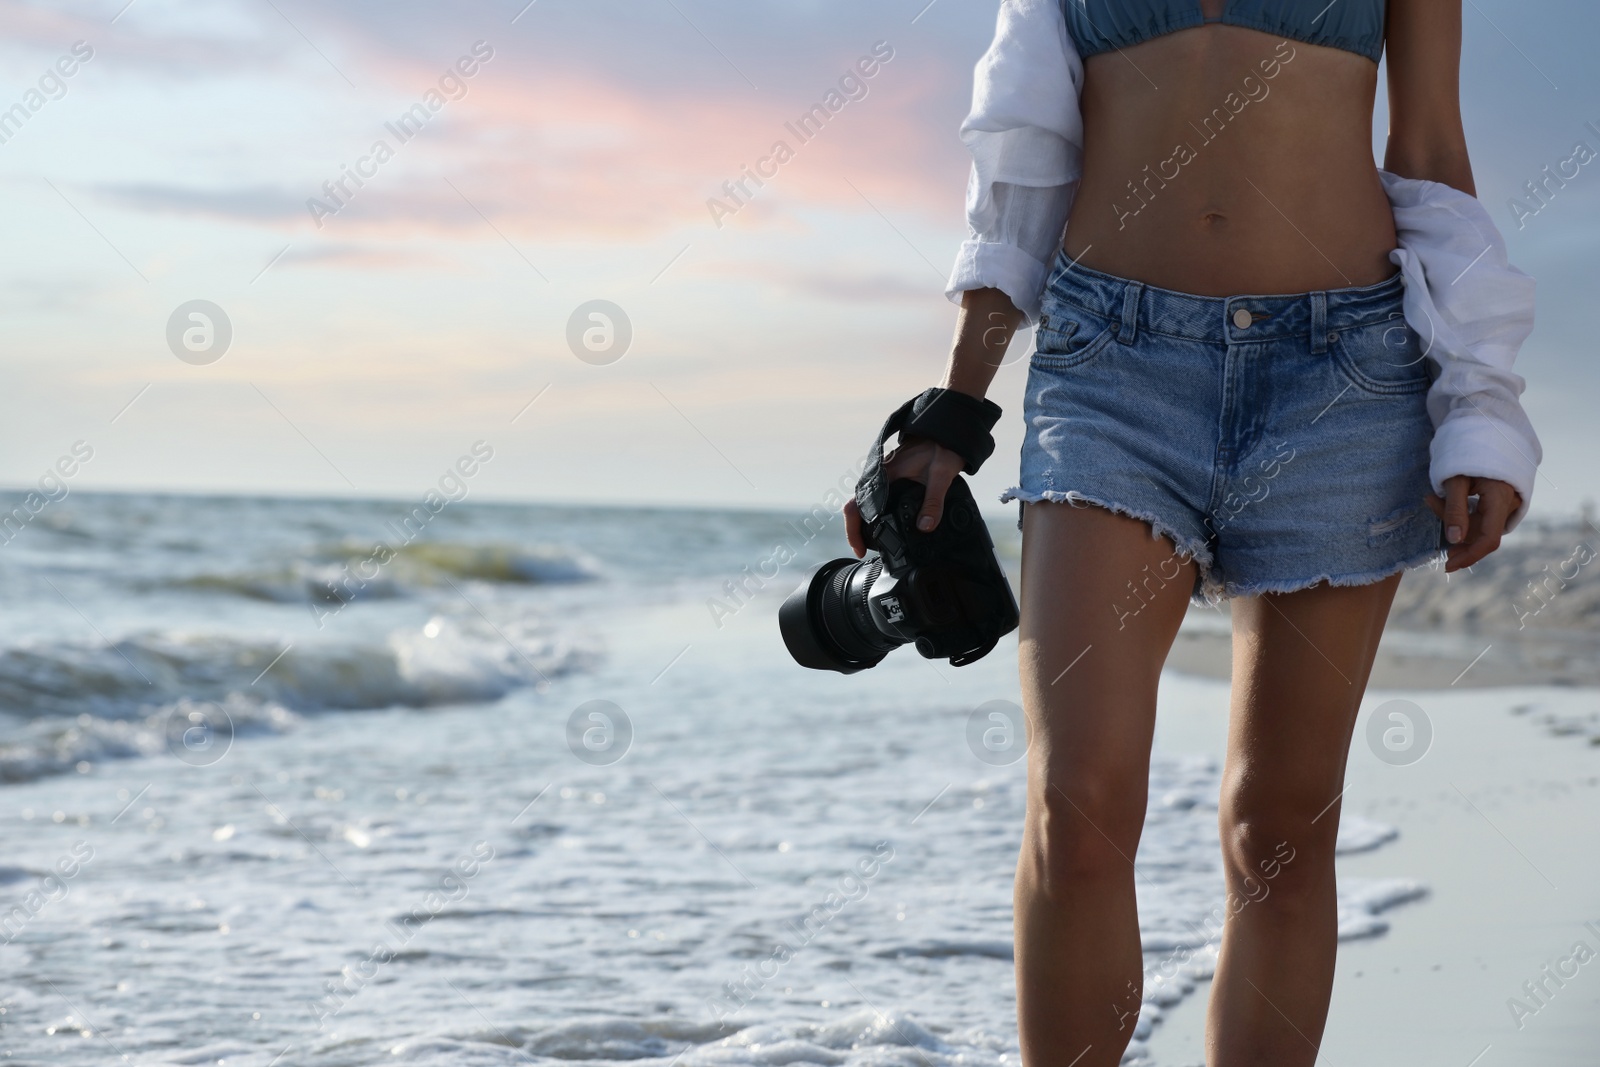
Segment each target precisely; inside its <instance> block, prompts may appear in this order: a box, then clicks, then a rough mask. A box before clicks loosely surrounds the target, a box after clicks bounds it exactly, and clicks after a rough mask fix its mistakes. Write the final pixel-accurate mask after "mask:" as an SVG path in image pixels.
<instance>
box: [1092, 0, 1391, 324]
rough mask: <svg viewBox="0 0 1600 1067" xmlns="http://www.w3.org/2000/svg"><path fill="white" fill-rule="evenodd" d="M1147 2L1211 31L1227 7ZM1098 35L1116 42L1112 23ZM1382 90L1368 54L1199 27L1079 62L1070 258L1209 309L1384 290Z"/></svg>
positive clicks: (1360, 0)
mask: <svg viewBox="0 0 1600 1067" xmlns="http://www.w3.org/2000/svg"><path fill="white" fill-rule="evenodd" d="M1066 2H1067V3H1069V4H1072V3H1080V2H1081V0H1066ZM1098 2H1099V3H1100V4H1101V5H1102V6H1103V5H1105V4H1106V3H1107V0H1098ZM1119 2H1120V0H1109V3H1110V4H1111V5H1116V4H1118V3H1119ZM1324 3H1326V0H1319V2H1317V3H1316V4H1314V5H1312V9H1311V10H1312V12H1313V14H1315V11H1316V10H1317V9H1319V8H1322V6H1323V4H1324ZM1335 3H1336V4H1350V5H1354V4H1366V5H1368V7H1369V8H1370V7H1371V6H1372V5H1374V4H1377V8H1378V12H1379V15H1378V17H1379V25H1381V11H1382V5H1381V3H1379V2H1378V0H1335ZM1156 4H1157V5H1159V6H1162V7H1165V8H1167V9H1168V10H1169V12H1170V11H1171V10H1173V9H1181V8H1188V7H1190V6H1191V5H1192V6H1193V7H1195V8H1198V9H1199V10H1201V12H1202V13H1203V14H1204V15H1206V16H1208V17H1213V18H1214V17H1216V16H1218V15H1220V14H1221V13H1222V10H1223V7H1224V4H1223V2H1222V0H1156ZM1094 6H1095V5H1094V4H1091V6H1090V11H1091V12H1092V11H1093V9H1094ZM1138 6H1139V7H1140V8H1141V9H1144V10H1146V11H1148V10H1149V9H1151V8H1152V3H1151V0H1139V2H1138ZM1282 6H1283V8H1290V7H1296V6H1298V5H1297V4H1296V3H1295V0H1284V3H1283V5H1282ZM1302 21H1303V20H1302ZM1071 24H1072V23H1071V20H1069V25H1071ZM1101 28H1102V29H1106V30H1109V31H1112V32H1111V33H1109V34H1108V36H1110V37H1111V38H1112V39H1113V40H1115V38H1116V36H1117V35H1116V33H1115V27H1114V26H1111V25H1106V26H1101ZM1376 91H1377V65H1376V64H1375V63H1374V62H1373V61H1372V60H1371V59H1369V58H1367V57H1366V56H1365V55H1361V54H1358V53H1357V52H1355V51H1348V50H1345V49H1344V48H1336V47H1329V46H1324V45H1316V44H1308V43H1306V42H1304V41H1301V40H1295V39H1286V38H1285V37H1284V36H1283V35H1282V34H1281V33H1268V32H1263V31H1261V30H1256V29H1250V28H1245V27H1243V26H1238V25H1225V24H1217V23H1212V24H1207V25H1199V26H1193V27H1190V28H1185V29H1180V30H1177V31H1175V32H1171V33H1165V34H1163V35H1161V36H1156V37H1151V38H1149V39H1146V40H1139V41H1137V42H1136V43H1131V44H1129V45H1128V46H1127V47H1123V48H1112V49H1109V50H1107V51H1103V52H1100V53H1098V54H1095V55H1091V56H1089V57H1088V58H1087V59H1086V60H1085V62H1084V88H1083V94H1082V99H1081V101H1080V103H1081V108H1082V112H1083V122H1084V166H1083V179H1082V182H1081V183H1080V185H1079V187H1078V192H1077V196H1076V198H1075V200H1074V203H1073V207H1072V213H1071V216H1070V218H1069V220H1068V225H1067V239H1066V244H1065V247H1066V251H1067V254H1068V255H1070V256H1072V257H1073V258H1075V259H1079V260H1081V262H1083V263H1084V264H1085V265H1087V266H1090V267H1093V268H1094V269H1096V270H1100V271H1104V272H1106V273H1108V274H1114V275H1118V276H1121V277H1124V278H1135V279H1138V280H1140V281H1144V282H1147V283H1149V284H1151V285H1155V286H1159V287H1161V288H1165V289H1176V290H1178V291H1180V292H1188V293H1197V294H1201V295H1210V296H1229V295H1234V294H1240V293H1296V292H1307V291H1310V290H1316V289H1333V288H1340V287H1344V286H1352V285H1368V284H1372V283H1374V282H1379V281H1382V280H1383V279H1385V278H1387V277H1389V276H1390V275H1392V274H1393V273H1394V267H1393V265H1392V264H1390V262H1389V259H1388V255H1389V251H1390V250H1391V249H1393V248H1394V247H1395V231H1394V218H1393V215H1392V214H1391V211H1390V207H1389V201H1388V198H1387V197H1386V196H1385V195H1384V192H1383V187H1382V185H1381V184H1380V182H1379V180H1378V174H1377V168H1376V166H1375V165H1374V162H1373V158H1372V110H1373V102H1374V97H1375V94H1376Z"/></svg>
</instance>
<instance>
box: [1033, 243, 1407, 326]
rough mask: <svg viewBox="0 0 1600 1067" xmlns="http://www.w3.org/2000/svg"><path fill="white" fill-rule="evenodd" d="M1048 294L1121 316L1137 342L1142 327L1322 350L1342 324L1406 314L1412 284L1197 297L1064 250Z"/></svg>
mask: <svg viewBox="0 0 1600 1067" xmlns="http://www.w3.org/2000/svg"><path fill="white" fill-rule="evenodd" d="M1045 292H1046V294H1047V296H1053V297H1055V298H1056V299H1059V300H1064V301H1066V302H1067V303H1069V304H1074V305H1076V306H1078V307H1079V308H1081V309H1082V310H1084V311H1087V312H1089V313H1090V314H1092V315H1099V316H1101V317H1103V318H1107V319H1112V320H1115V321H1117V322H1119V323H1120V328H1119V330H1118V336H1119V338H1120V339H1122V340H1124V341H1131V340H1132V338H1133V337H1134V336H1136V335H1137V333H1138V331H1140V330H1150V331H1153V332H1155V333H1160V334H1166V335H1168V336H1171V337H1182V338H1185V339H1188V340H1192V341H1207V342H1210V343H1212V344H1221V345H1227V344H1249V343H1252V342H1256V341H1272V340H1281V339H1288V338H1307V339H1309V340H1310V342H1311V346H1312V348H1313V349H1314V350H1318V351H1320V350H1321V349H1322V348H1323V346H1324V345H1325V344H1326V342H1327V340H1328V336H1329V335H1330V334H1333V333H1337V332H1339V331H1341V330H1348V329H1352V328H1354V327H1358V326H1370V325H1372V324H1374V323H1379V322H1385V321H1387V320H1389V319H1393V318H1395V317H1396V316H1397V315H1400V314H1401V313H1402V302H1401V298H1402V294H1403V293H1404V292H1405V283H1404V281H1403V279H1402V276H1401V275H1400V274H1399V273H1398V272H1396V273H1395V274H1394V275H1393V276H1392V277H1389V278H1386V279H1384V280H1383V281H1381V282H1378V283H1377V284H1375V285H1363V286H1352V287H1349V288H1345V289H1321V290H1317V291H1314V292H1309V293H1293V294H1277V295H1264V296H1255V295H1242V296H1197V295H1195V294H1193V293H1180V292H1177V291H1175V290H1172V289H1161V288H1158V287H1156V286H1154V285H1147V284H1146V283H1144V282H1139V281H1133V280H1131V279H1128V278H1118V277H1116V276H1115V275H1111V274H1103V273H1101V272H1100V271H1097V270H1092V269H1090V268H1088V267H1085V266H1084V265H1083V264H1081V263H1076V262H1074V261H1073V260H1072V258H1071V257H1070V256H1068V255H1067V253H1066V252H1065V251H1064V250H1063V251H1062V252H1060V253H1058V254H1057V256H1056V262H1055V266H1054V268H1053V269H1052V270H1051V272H1050V278H1049V280H1048V282H1046V284H1045Z"/></svg>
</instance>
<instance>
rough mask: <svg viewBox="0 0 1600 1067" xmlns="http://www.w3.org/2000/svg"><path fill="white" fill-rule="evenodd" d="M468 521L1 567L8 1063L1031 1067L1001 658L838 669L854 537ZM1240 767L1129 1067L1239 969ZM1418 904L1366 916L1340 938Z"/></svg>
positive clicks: (405, 507)
mask: <svg viewBox="0 0 1600 1067" xmlns="http://www.w3.org/2000/svg"><path fill="white" fill-rule="evenodd" d="M22 503H23V501H22V498H21V497H20V496H15V497H14V498H12V497H8V498H7V499H6V500H5V501H4V503H3V504H0V508H3V509H6V510H9V509H13V508H16V507H18V506H20V505H21V504H22ZM439 504H440V506H438V507H433V506H429V505H423V506H421V507H420V508H419V505H418V504H417V502H404V501H379V500H360V501H356V500H345V501H341V500H326V499H316V500H306V499H265V498H246V497H225V496H215V497H204V496H178V495H135V494H128V495H121V494H98V495H97V494H92V493H88V492H73V493H72V494H71V495H70V496H68V497H67V498H65V499H62V500H58V501H53V502H48V503H46V504H45V506H43V507H42V508H40V509H38V510H37V511H32V510H29V509H27V508H24V511H25V512H27V518H28V521H27V522H25V523H19V524H13V525H12V526H8V527H6V528H5V529H4V531H0V541H3V543H0V590H3V592H4V596H3V597H0V844H3V851H0V954H3V958H4V959H5V961H6V963H5V966H4V967H3V968H0V1059H3V1060H4V1061H5V1062H8V1063H18V1064H39V1065H45V1064H49V1065H53V1067H64V1065H80V1064H82V1065H102V1064H113V1063H125V1064H147V1065H167V1064H217V1065H222V1064H228V1065H240V1067H247V1065H248V1067H269V1065H278V1064H281V1065H284V1067H288V1065H292V1064H307V1065H317V1067H336V1065H337V1067H355V1065H365V1064H380V1063H382V1064H428V1065H433V1064H439V1065H444V1064H449V1065H452V1067H464V1065H491V1064H493V1065H501V1064H527V1063H534V1064H540V1065H555V1064H564V1065H578V1064H594V1065H615V1064H623V1063H626V1064H629V1065H634V1067H702V1065H703V1067H735V1065H740V1067H743V1065H771V1067H782V1065H790V1064H820V1065H829V1067H833V1065H841V1064H848V1065H852V1067H856V1065H860V1067H902V1065H903V1067H959V1065H973V1067H995V1065H1012V1064H1016V1063H1017V1062H1018V1046H1017V1036H1016V1023H1015V986H1014V982H1013V978H1012V957H1011V888H1012V872H1013V867H1014V865H1015V861H1016V853H1017V848H1018V842H1019V837H1020V830H1021V823H1022V815H1023V805H1024V796H1025V774H1024V762H1023V761H1022V758H1021V757H1022V755H1023V753H1024V751H1025V748H1026V737H1025V731H1024V730H1021V729H1020V727H1019V722H1018V720H1017V718H1016V701H1017V700H1018V699H1019V689H1018V683H1017V676H1016V665H1015V662H1016V661H1015V656H1016V643H1015V637H1014V636H1013V637H1012V638H1010V639H1008V640H1007V641H1005V642H1002V644H1001V646H1000V647H999V648H998V649H997V650H996V651H995V652H994V653H993V654H991V655H990V656H989V657H988V658H986V659H984V660H982V661H981V662H979V663H976V664H973V665H970V666H967V667H963V668H952V667H950V666H949V665H948V664H946V663H936V662H930V661H927V660H924V659H921V658H920V657H919V656H918V655H917V654H916V653H915V652H914V651H913V650H911V649H901V650H899V651H898V652H896V653H895V654H893V655H891V656H889V657H888V659H887V660H885V662H884V663H883V664H881V665H880V666H878V667H876V668H874V669H872V670H869V671H865V672H862V673H859V674H856V675H851V676H844V675H836V674H831V673H825V672H814V671H807V670H803V669H801V668H799V667H797V666H796V665H794V663H793V662H792V661H791V660H790V659H789V657H788V655H787V653H786V652H785V650H784V647H783V645H782V642H781V640H780V637H779V633H778V629H777V609H778V605H779V604H780V603H781V602H782V600H783V598H784V597H785V596H786V595H787V594H788V593H789V592H790V591H791V590H793V589H794V588H795V587H797V586H798V585H799V584H800V583H801V582H802V581H803V580H804V578H805V575H806V571H807V569H808V568H809V567H810V566H812V565H814V564H816V563H818V562H821V561H823V560H825V559H828V558H831V557H833V556H837V555H843V554H844V537H843V530H842V523H841V521H840V520H839V519H838V518H837V517H836V516H831V515H825V514H822V515H819V513H818V512H802V511H796V512H794V513H792V514H790V513H784V512H770V513H768V512H751V511H718V510H649V509H640V508H601V507H576V506H548V505H512V504H490V503H477V502H467V501H462V502H448V501H440V502H439ZM993 532H994V535H995V538H996V540H997V545H998V551H999V553H1000V555H1001V557H1002V559H1003V560H1004V561H1005V562H1006V563H1007V565H1008V566H1009V567H1011V568H1012V569H1013V570H1014V569H1015V565H1016V557H1017V547H1018V546H1017V533H1016V530H1015V528H1014V524H1010V523H996V524H995V525H994V527H993ZM1217 693H1218V683H1216V682H1207V681H1203V680H1200V679H1192V678H1187V677H1185V676H1182V675H1176V674H1169V675H1168V676H1167V677H1166V678H1165V679H1164V682H1163V688H1162V694H1161V700H1162V702H1163V704H1164V705H1166V706H1171V705H1174V704H1184V703H1186V702H1187V703H1190V704H1193V703H1195V702H1211V703H1213V704H1214V703H1216V702H1217V700H1218V699H1219V698H1218V696H1217ZM1219 770H1220V768H1219V767H1218V766H1217V765H1216V764H1215V762H1214V761H1212V760H1211V759H1209V758H1207V757H1205V756H1202V755H1196V754H1192V753H1185V752H1174V751H1163V750H1159V749H1158V751H1157V752H1156V753H1155V755H1154V758H1153V768H1152V774H1151V780H1150V794H1149V817H1148V826H1147V830H1146V832H1145V835H1144V839H1143V842H1142V844H1141V846H1140V850H1139V854H1138V857H1137V875H1138V877H1137V886H1138V896H1139V908H1140V923H1141V928H1142V933H1143V941H1144V949H1145V954H1146V970H1147V981H1146V986H1145V996H1144V1000H1143V1002H1142V1003H1141V1004H1133V1005H1130V1006H1128V1008H1127V1011H1126V1021H1127V1024H1128V1025H1129V1027H1130V1028H1131V1030H1132V1033H1133V1040H1132V1044H1131V1045H1130V1049H1129V1054H1128V1057H1127V1062H1129V1063H1149V1062H1152V1061H1151V1060H1150V1058H1149V1052H1148V1048H1147V1044H1146V1039H1147V1038H1148V1037H1149V1036H1150V1034H1151V1033H1152V1032H1153V1029H1154V1028H1155V1027H1158V1026H1159V1025H1160V1023H1161V1019H1162V1016H1163V1013H1164V1012H1166V1011H1169V1010H1170V1009H1171V1008H1172V1006H1174V1005H1176V1004H1178V1003H1179V1002H1181V1001H1182V1000H1184V999H1185V998H1187V997H1190V996H1194V995H1196V993H1197V991H1199V992H1200V993H1201V995H1203V991H1204V989H1205V988H1206V986H1205V980H1206V979H1207V978H1208V977H1209V975H1210V973H1211V968H1212V966H1213V964H1214V962H1215V956H1216V947H1217V939H1218V935H1219V933H1220V917H1221V915H1222V914H1223V912H1222V910H1221V909H1222V908H1223V907H1224V905H1225V898H1224V894H1223V882H1222V874H1221V868H1220V862H1219V856H1218V847H1217V831H1216V822H1215V820H1216V806H1217V793H1218V782H1219ZM1395 833H1396V831H1395V829H1394V828H1393V827H1391V826H1386V825H1384V824H1381V823H1377V822H1373V821H1371V820H1367V819H1363V818H1360V817H1358V816H1355V815H1353V814H1352V815H1347V816H1346V818H1345V822H1344V826H1343V827H1342V829H1341V838H1340V844H1341V849H1342V850H1346V851H1362V850H1369V849H1375V848H1382V847H1383V846H1384V845H1385V843H1386V842H1388V841H1390V840H1392V839H1393V838H1394V836H1395ZM1425 895H1426V887H1425V886H1423V885H1421V884H1420V883H1418V882H1415V881H1411V880H1407V879H1399V878H1396V879H1369V880H1360V879H1341V882H1340V887H1339V924H1340V932H1341V936H1343V937H1346V938H1359V937H1381V936H1383V934H1384V931H1385V930H1386V929H1388V925H1389V923H1390V922H1391V921H1403V916H1404V914H1405V909H1404V908H1398V907H1397V906H1398V905H1401V904H1406V903H1408V902H1419V903H1416V904H1415V905H1413V906H1416V907H1426V906H1427V904H1426V903H1425V902H1423V898H1424V897H1425Z"/></svg>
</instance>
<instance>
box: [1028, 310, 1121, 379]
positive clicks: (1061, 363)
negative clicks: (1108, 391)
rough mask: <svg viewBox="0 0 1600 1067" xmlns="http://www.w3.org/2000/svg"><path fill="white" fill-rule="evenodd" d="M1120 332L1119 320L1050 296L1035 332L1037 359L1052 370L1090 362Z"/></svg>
mask: <svg viewBox="0 0 1600 1067" xmlns="http://www.w3.org/2000/svg"><path fill="white" fill-rule="evenodd" d="M1115 336H1116V324H1115V323H1113V322H1111V321H1110V320H1108V319H1104V318H1101V317H1100V316H1098V315H1095V314H1092V313H1090V312H1087V311H1084V310H1083V309H1082V308H1079V307H1076V306H1075V305H1072V304H1068V303H1065V302H1064V301H1060V300H1048V299H1047V300H1046V301H1045V305H1044V313H1043V314H1041V315H1040V316H1039V324H1038V326H1037V327H1036V328H1035V329H1034V334H1033V362H1034V363H1036V364H1038V365H1040V366H1043V367H1047V368H1049V369H1051V370H1067V369H1068V368H1071V367H1076V366H1078V365H1080V364H1083V363H1087V362H1088V361H1089V360H1091V359H1093V358H1094V357H1095V356H1096V355H1098V354H1099V353H1100V352H1101V351H1102V350H1103V349H1104V348H1105V347H1106V345H1108V344H1110V343H1111V341H1112V339H1113V338H1114V337H1115Z"/></svg>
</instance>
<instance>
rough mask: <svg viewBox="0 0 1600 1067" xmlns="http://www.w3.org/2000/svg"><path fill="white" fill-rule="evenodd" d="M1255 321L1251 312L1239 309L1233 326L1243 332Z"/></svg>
mask: <svg viewBox="0 0 1600 1067" xmlns="http://www.w3.org/2000/svg"><path fill="white" fill-rule="evenodd" d="M1254 319H1255V316H1253V315H1251V314H1250V312H1249V311H1247V310H1246V309H1244V308H1238V309H1236V310H1235V311H1234V313H1233V324H1234V325H1235V326H1237V327H1238V328H1239V329H1241V330H1244V329H1248V328H1249V327H1250V323H1251V322H1253V321H1254Z"/></svg>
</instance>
